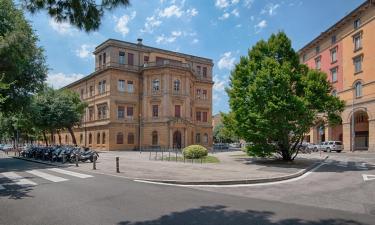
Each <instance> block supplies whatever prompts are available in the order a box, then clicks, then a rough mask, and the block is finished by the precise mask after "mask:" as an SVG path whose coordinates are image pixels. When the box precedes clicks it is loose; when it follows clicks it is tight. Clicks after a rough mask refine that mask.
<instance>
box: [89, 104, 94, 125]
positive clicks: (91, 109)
mask: <svg viewBox="0 0 375 225" xmlns="http://www.w3.org/2000/svg"><path fill="white" fill-rule="evenodd" d="M92 120H94V107H92V106H91V107H89V121H92Z"/></svg>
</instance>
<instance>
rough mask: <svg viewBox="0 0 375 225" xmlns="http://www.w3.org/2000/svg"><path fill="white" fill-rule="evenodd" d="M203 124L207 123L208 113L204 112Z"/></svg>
mask: <svg viewBox="0 0 375 225" xmlns="http://www.w3.org/2000/svg"><path fill="white" fill-rule="evenodd" d="M202 115H203V116H202V117H203V122H207V112H202Z"/></svg>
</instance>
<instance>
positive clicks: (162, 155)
mask: <svg viewBox="0 0 375 225" xmlns="http://www.w3.org/2000/svg"><path fill="white" fill-rule="evenodd" d="M163 158H164V151H163V149H162V150H161V161H163Z"/></svg>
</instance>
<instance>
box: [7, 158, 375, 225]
mask: <svg viewBox="0 0 375 225" xmlns="http://www.w3.org/2000/svg"><path fill="white" fill-rule="evenodd" d="M321 168H322V169H324V168H325V167H321ZM328 168H330V167H328V166H327V167H326V170H328ZM155 169H157V168H155ZM71 172H76V173H71ZM77 172H78V174H77ZM322 172H324V171H322ZM325 172H327V171H325ZM367 172H369V171H367ZM329 173H330V172H329ZM324 174H326V173H319V172H317V173H314V174H312V175H311V176H309V177H307V178H305V179H306V180H307V179H309V180H310V179H313V176H315V175H316V176H324ZM16 175H18V176H19V177H17V176H16ZM85 175H86V176H85ZM25 179H26V180H25ZM305 179H304V180H301V181H297V182H306V180H305ZM315 179H321V178H319V177H318V178H315ZM324 179H328V178H323V180H324ZM313 180H314V179H313ZM325 181H326V182H331V181H330V180H325ZM17 182H19V183H21V184H22V183H23V184H25V183H26V184H27V183H28V185H23V186H22V185H15V184H14V183H17ZM0 185H2V188H3V189H1V187H0V189H1V190H0V224H4V225H13V224H27V225H33V224H35V225H45V224H54V225H57V224H77V225H78V224H100V225H105V224H127V225H151V224H183V225H203V224H212V225H220V224H235V225H238V224H262V225H268V224H272V225H277V224H279V225H286V224H304V225H323V224H324V225H327V224H334V225H339V224H340V225H341V224H350V225H361V224H375V216H373V215H371V213H356V212H355V211H353V212H349V211H348V210H347V211H344V210H337V209H332V208H331V209H330V208H327V207H320V206H319V207H318V206H308V205H306V204H297V203H295V202H293V201H290V202H289V201H284V200H283V201H280V199H276V200H274V199H265V198H264V197H262V196H263V195H266V192H264V191H262V189H264V190H265V191H270V193H269V194H270V195H273V196H276V195H279V194H280V192H284V191H287V192H290V193H292V192H295V191H297V193H296V194H298V190H296V189H298V188H296V189H293V188H292V186H293V185H292V184H291V183H290V184H282V185H290V186H289V187H290V188H291V190H289V189H288V188H287V187H284V188H282V187H280V185H277V186H273V188H275V189H274V190H273V191H271V190H270V189H267V188H265V187H241V188H243V189H246V190H247V191H249V193H250V194H249V195H247V194H245V196H244V195H242V194H238V195H239V196H235V195H234V194H233V192H235V189H233V188H222V189H221V190H218V189H216V190H208V191H207V190H200V189H195V188H187V187H175V186H165V185H158V184H148V183H140V182H135V181H132V180H127V179H124V178H121V177H114V176H109V175H101V174H96V173H88V172H82V171H79V170H73V169H65V168H64V169H63V171H59V170H54V169H53V168H52V170H51V168H50V167H48V166H44V165H41V164H35V163H31V162H26V161H22V160H17V159H10V158H0ZM310 185H311V186H306V187H304V189H309V188H312V189H314V188H317V187H318V186H320V185H322V184H321V183H320V182H312V183H310ZM366 185H372V184H371V183H368V184H366V183H365V184H363V188H372V189H374V186H368V187H367V186H366ZM268 188H272V187H268ZM256 189H258V190H259V192H258V191H256ZM227 190H229V191H227ZM239 190H241V189H239ZM352 191H353V190H352V189H350V190H348V193H347V195H350V194H351V192H352ZM257 193H258V194H257ZM314 193H316V192H314ZM321 193H323V190H322V192H321ZM316 197H319V196H316ZM373 203H374V202H373Z"/></svg>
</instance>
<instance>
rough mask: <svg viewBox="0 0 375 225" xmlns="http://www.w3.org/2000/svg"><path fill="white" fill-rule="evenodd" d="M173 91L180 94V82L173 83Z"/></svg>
mask: <svg viewBox="0 0 375 225" xmlns="http://www.w3.org/2000/svg"><path fill="white" fill-rule="evenodd" d="M173 90H174V91H175V92H179V91H180V80H175V81H174V82H173Z"/></svg>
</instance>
